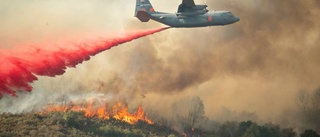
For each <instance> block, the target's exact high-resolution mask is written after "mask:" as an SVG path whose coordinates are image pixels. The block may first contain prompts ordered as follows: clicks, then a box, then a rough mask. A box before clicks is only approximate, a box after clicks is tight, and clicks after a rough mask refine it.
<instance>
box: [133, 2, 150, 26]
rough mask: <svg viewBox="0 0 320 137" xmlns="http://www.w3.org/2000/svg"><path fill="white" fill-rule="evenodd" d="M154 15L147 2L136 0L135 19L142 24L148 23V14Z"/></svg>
mask: <svg viewBox="0 0 320 137" xmlns="http://www.w3.org/2000/svg"><path fill="white" fill-rule="evenodd" d="M153 13H155V10H154V8H153V7H152V5H151V3H150V1H149V0H136V11H135V15H134V16H135V17H137V18H138V19H139V20H140V21H142V22H148V21H149V20H150V14H153Z"/></svg>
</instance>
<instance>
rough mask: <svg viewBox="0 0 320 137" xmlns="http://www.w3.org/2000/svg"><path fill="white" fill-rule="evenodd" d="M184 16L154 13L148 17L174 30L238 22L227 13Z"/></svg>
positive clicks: (236, 18) (218, 12)
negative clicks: (174, 28)
mask: <svg viewBox="0 0 320 137" xmlns="http://www.w3.org/2000/svg"><path fill="white" fill-rule="evenodd" d="M184 14H186V15H184ZM184 14H181V15H178V14H170V13H161V12H156V13H154V14H151V15H150V19H152V20H154V21H157V22H160V23H163V24H165V25H168V26H171V27H176V28H183V27H188V28H189V27H207V26H219V25H228V24H232V23H235V22H237V21H239V20H240V19H239V18H238V17H235V16H234V15H233V14H232V13H231V12H229V11H209V12H207V13H205V14H200V15H199V14H198V15H188V13H184ZM190 14H194V13H190Z"/></svg>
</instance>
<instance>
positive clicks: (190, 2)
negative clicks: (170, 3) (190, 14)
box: [182, 0, 196, 7]
mask: <svg viewBox="0 0 320 137" xmlns="http://www.w3.org/2000/svg"><path fill="white" fill-rule="evenodd" d="M182 4H185V5H186V7H193V6H196V4H195V3H194V0H182Z"/></svg>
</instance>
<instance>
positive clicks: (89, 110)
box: [43, 101, 154, 124]
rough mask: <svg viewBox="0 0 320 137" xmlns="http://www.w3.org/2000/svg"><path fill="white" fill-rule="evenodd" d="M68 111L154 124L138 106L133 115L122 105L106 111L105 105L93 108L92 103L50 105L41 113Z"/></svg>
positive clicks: (132, 122)
mask: <svg viewBox="0 0 320 137" xmlns="http://www.w3.org/2000/svg"><path fill="white" fill-rule="evenodd" d="M68 110H71V111H78V112H84V115H85V116H86V117H94V116H96V117H98V118H100V119H109V118H110V117H112V118H114V119H117V120H121V121H124V122H127V123H130V124H135V123H137V122H138V121H144V122H146V123H148V124H153V123H154V122H153V121H151V120H150V119H148V114H147V113H145V112H144V110H143V109H142V107H141V106H140V105H139V106H138V108H137V110H136V112H134V113H133V114H131V113H129V112H128V111H127V110H128V106H125V105H123V104H122V103H120V102H119V103H117V104H115V105H113V106H112V107H110V109H108V107H107V105H106V104H103V105H101V106H99V107H95V106H94V101H91V102H90V103H89V104H87V105H68V106H62V105H59V106H54V105H51V106H49V107H48V108H46V109H45V110H44V111H43V112H44V113H45V112H52V111H59V112H66V111H68Z"/></svg>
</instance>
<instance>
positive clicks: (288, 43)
mask: <svg viewBox="0 0 320 137" xmlns="http://www.w3.org/2000/svg"><path fill="white" fill-rule="evenodd" d="M51 2H53V1H51ZM126 2H127V1H122V0H119V1H110V2H107V4H106V3H103V4H105V5H106V7H107V8H103V10H104V11H103V12H99V13H102V14H103V15H104V16H105V18H102V17H101V16H98V15H99V14H97V13H95V12H94V11H95V10H92V12H90V13H87V14H90V15H91V16H93V17H90V18H95V19H93V21H97V22H99V23H98V24H103V23H105V24H108V26H107V27H103V25H97V26H96V27H92V26H94V25H92V24H95V23H94V22H93V21H92V22H91V21H90V22H89V21H88V20H90V19H88V20H85V22H84V23H81V22H82V20H83V18H82V17H81V14H80V15H79V14H77V15H78V16H68V17H69V18H70V20H68V22H71V23H70V24H71V25H68V26H64V25H63V26H64V27H63V28H66V29H68V31H67V32H68V33H69V34H68V36H74V35H77V34H78V33H77V32H79V31H81V32H86V31H88V30H90V33H95V32H98V33H100V32H101V30H103V29H106V28H111V26H112V25H114V23H112V22H114V21H115V22H117V23H118V22H122V23H123V24H120V25H116V27H117V29H126V30H129V29H133V28H134V29H136V28H151V27H159V26H161V25H159V24H158V23H154V22H148V23H140V22H139V21H138V20H136V19H133V18H132V14H133V11H134V6H132V5H134V1H133V2H131V1H130V2H128V3H127V4H126ZM151 2H152V4H153V5H154V7H155V10H158V11H168V12H172V13H173V12H176V9H177V6H178V3H179V2H172V1H170V0H163V1H161V2H159V1H154V0H153V1H151ZM201 2H202V1H196V3H201ZM207 2H208V3H207V4H208V6H209V9H211V10H212V9H215V10H230V11H232V12H233V13H234V14H235V15H236V16H239V17H240V18H241V20H240V22H237V23H236V24H233V25H229V26H222V27H210V28H193V29H170V30H168V31H166V32H165V33H159V34H156V35H153V36H152V37H148V38H143V39H139V40H136V41H133V42H131V43H128V44H127V45H126V46H121V47H117V48H114V49H112V52H107V53H102V54H99V55H97V56H96V57H95V58H93V59H91V61H89V62H86V63H84V64H82V65H79V66H77V69H72V70H67V72H66V73H65V75H63V76H61V77H57V78H54V79H47V78H41V80H40V81H38V82H36V83H34V84H33V85H34V87H35V89H34V92H32V95H36V94H37V93H40V92H42V91H46V93H47V94H49V95H50V94H52V93H53V92H54V93H56V92H59V93H61V94H62V93H77V92H91V91H93V90H97V89H100V91H101V92H104V93H110V92H111V93H116V94H117V95H119V97H121V98H123V99H124V100H128V102H130V103H132V105H136V104H142V105H143V106H146V107H148V108H152V109H158V111H159V113H161V114H164V115H166V113H167V112H168V110H170V105H171V104H172V102H174V100H176V99H179V98H183V97H184V96H186V95H187V96H189V95H197V96H199V97H200V98H201V99H202V100H203V103H204V106H205V114H206V115H207V116H209V117H210V118H219V119H220V117H221V116H228V115H224V114H223V113H224V112H225V113H229V112H234V113H235V112H238V113H240V114H241V113H242V112H248V113H249V114H250V113H254V114H256V115H257V116H258V119H261V120H263V121H271V122H277V121H276V120H278V119H279V116H280V115H282V113H283V112H285V111H286V110H288V109H289V110H290V109H295V108H296V104H295V103H296V102H295V97H296V94H297V91H299V90H300V89H307V90H308V89H315V88H316V87H318V86H319V84H320V83H319V80H320V77H319V74H320V73H319V70H320V63H319V54H318V51H320V49H319V44H318V43H319V38H320V30H319V28H320V24H319V23H318V22H319V21H320V20H319V18H318V16H319V15H320V11H319V9H320V8H319V7H320V3H319V1H317V0H309V1H299V0H290V1H288V0H287V1H277V0H268V1H266V0H248V1H235V0H226V1H217V0H214V1H207ZM53 3H54V2H53ZM56 3H59V2H56ZM84 3H85V2H83V1H81V2H80V5H81V6H84V5H86V4H84ZM92 3H94V2H92ZM96 4H97V5H98V4H99V5H100V4H102V3H96ZM108 4H110V5H108ZM130 4H131V5H130ZM70 5H72V4H70ZM89 5H91V4H89ZM124 5H125V6H128V7H131V8H121V10H120V11H119V12H115V11H118V10H119V6H120V7H121V6H124ZM85 7H86V6H85ZM93 7H94V6H93ZM89 9H91V8H89ZM92 9H94V8H92ZM96 9H100V10H101V9H102V8H100V7H99V8H96ZM64 11H65V10H64ZM76 11H77V12H78V10H76ZM79 11H80V10H79ZM86 11H87V10H86ZM68 12H70V13H77V12H75V11H74V10H73V11H68ZM111 12H112V13H115V14H110V13H111ZM57 15H62V13H61V14H57ZM70 15H71V14H70ZM111 15H112V16H111ZM79 16H80V17H79ZM85 17H88V15H85ZM101 18H102V19H101ZM64 19H68V18H66V17H64ZM103 19H106V20H104V21H103V22H102V20H103ZM74 20H75V21H74ZM79 20H81V21H79ZM110 22H111V23H110ZM77 23H80V25H79V26H78V27H74V24H77ZM85 24H87V25H88V24H90V25H89V26H86V25H85ZM49 26H51V23H49ZM58 26H59V25H58ZM55 28H57V27H55ZM99 28H103V29H101V30H99ZM53 30H54V32H56V31H57V29H53ZM58 30H59V29H58ZM60 31H61V29H60ZM49 32H51V31H49ZM49 32H47V33H49ZM62 32H63V31H62ZM15 34H20V33H15ZM40 34H41V33H40ZM50 34H51V33H50ZM59 34H61V33H59ZM45 36H48V34H47V35H45ZM62 36H65V35H62ZM8 41H9V40H8ZM25 41H28V39H27V40H25ZM31 42H32V41H31ZM8 43H9V42H8ZM70 81H72V82H70ZM46 83H50V84H49V85H54V87H59V86H61V88H59V90H57V91H50V90H52V89H50V88H48V86H47V84H46ZM60 83H64V84H60ZM75 87H79V88H75ZM78 89H80V90H78ZM42 93H43V92H42ZM44 102H45V101H44ZM0 104H1V103H0ZM159 104H161V106H159ZM224 108H227V109H228V111H223V110H225V109H224ZM3 109H5V107H3ZM229 110H230V111H229ZM290 112H291V111H290ZM232 117H236V116H232ZM219 119H218V120H219ZM221 119H223V120H224V119H228V118H227V117H224V118H221ZM239 119H241V118H239ZM255 119H256V118H255ZM290 120H292V119H290Z"/></svg>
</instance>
